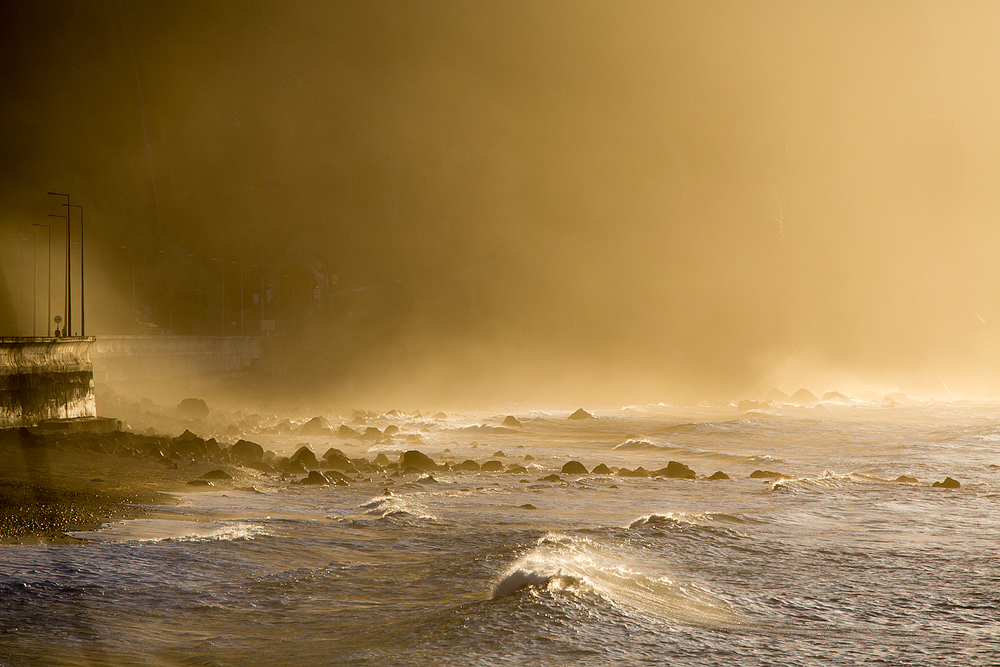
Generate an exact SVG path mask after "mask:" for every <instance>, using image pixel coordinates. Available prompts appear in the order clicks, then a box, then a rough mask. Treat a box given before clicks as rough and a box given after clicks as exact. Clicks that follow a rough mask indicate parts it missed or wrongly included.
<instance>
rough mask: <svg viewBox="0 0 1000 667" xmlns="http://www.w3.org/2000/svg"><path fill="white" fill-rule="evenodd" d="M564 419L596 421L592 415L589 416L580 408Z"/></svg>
mask: <svg viewBox="0 0 1000 667" xmlns="http://www.w3.org/2000/svg"><path fill="white" fill-rule="evenodd" d="M566 419H596V418H595V417H594V415H592V414H590V413H589V412H587V411H586V410H584V409H583V408H580V409H578V410H577V411H576V412H574V413H573V414H571V415H570V416H569V417H567V418H566Z"/></svg>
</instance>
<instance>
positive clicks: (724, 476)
mask: <svg viewBox="0 0 1000 667" xmlns="http://www.w3.org/2000/svg"><path fill="white" fill-rule="evenodd" d="M706 479H710V480H718V479H731V478H730V477H729V475H727V474H726V473H724V472H722V471H721V470H717V471H716V472H714V473H712V476H711V477H708V478H706Z"/></svg>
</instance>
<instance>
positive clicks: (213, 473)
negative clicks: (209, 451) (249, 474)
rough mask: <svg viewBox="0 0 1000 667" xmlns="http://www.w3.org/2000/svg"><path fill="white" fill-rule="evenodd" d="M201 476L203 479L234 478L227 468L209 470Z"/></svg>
mask: <svg viewBox="0 0 1000 667" xmlns="http://www.w3.org/2000/svg"><path fill="white" fill-rule="evenodd" d="M201 478H202V479H225V480H231V479H232V478H233V476H232V475H230V474H229V473H228V472H226V471H225V470H209V471H208V472H206V473H205V474H204V475H202V476H201Z"/></svg>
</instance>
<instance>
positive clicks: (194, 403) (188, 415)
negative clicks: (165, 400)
mask: <svg viewBox="0 0 1000 667" xmlns="http://www.w3.org/2000/svg"><path fill="white" fill-rule="evenodd" d="M177 412H178V413H179V414H180V416H181V417H184V418H185V419H204V418H205V417H207V416H208V403H206V402H205V401H203V400H202V399H200V398H185V399H184V400H182V401H181V402H180V403H178V404H177Z"/></svg>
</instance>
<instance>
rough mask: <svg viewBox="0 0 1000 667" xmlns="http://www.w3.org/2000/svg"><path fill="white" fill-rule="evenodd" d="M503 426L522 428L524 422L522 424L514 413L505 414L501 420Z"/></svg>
mask: <svg viewBox="0 0 1000 667" xmlns="http://www.w3.org/2000/svg"><path fill="white" fill-rule="evenodd" d="M503 426H509V427H511V428H524V424H522V423H521V422H520V420H518V418H517V417H515V416H514V415H507V416H506V417H505V418H504V420H503Z"/></svg>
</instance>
